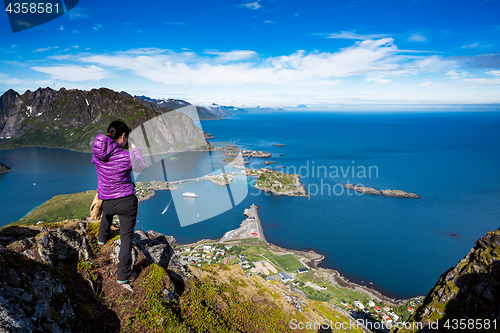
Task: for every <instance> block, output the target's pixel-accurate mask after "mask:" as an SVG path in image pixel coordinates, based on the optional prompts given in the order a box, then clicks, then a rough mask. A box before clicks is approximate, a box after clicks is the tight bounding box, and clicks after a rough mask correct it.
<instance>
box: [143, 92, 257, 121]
mask: <svg viewBox="0 0 500 333" xmlns="http://www.w3.org/2000/svg"><path fill="white" fill-rule="evenodd" d="M135 98H138V99H142V100H144V101H146V102H149V103H153V104H155V105H157V106H159V107H161V108H166V107H168V108H172V109H179V108H182V107H185V106H188V105H192V104H191V103H189V102H186V101H184V100H181V99H170V98H168V99H162V98H160V99H154V98H150V97H147V96H144V95H143V96H135ZM196 110H197V111H198V116H199V117H200V120H216V119H224V118H226V117H229V116H232V115H233V114H234V113H247V112H248V111H246V110H245V109H239V108H236V107H234V106H224V105H219V104H215V103H213V104H212V105H211V106H208V107H205V106H196Z"/></svg>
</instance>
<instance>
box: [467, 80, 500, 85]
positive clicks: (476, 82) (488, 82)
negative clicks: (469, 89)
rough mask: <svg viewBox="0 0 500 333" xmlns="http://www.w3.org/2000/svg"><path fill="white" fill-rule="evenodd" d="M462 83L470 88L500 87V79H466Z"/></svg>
mask: <svg viewBox="0 0 500 333" xmlns="http://www.w3.org/2000/svg"><path fill="white" fill-rule="evenodd" d="M460 83H463V84H466V85H469V86H498V85H500V78H494V79H464V80H462V81H461V82H460Z"/></svg>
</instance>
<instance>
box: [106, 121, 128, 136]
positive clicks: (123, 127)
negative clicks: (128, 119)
mask: <svg viewBox="0 0 500 333" xmlns="http://www.w3.org/2000/svg"><path fill="white" fill-rule="evenodd" d="M123 133H125V136H127V138H128V134H129V133H130V127H128V126H127V124H125V123H124V122H123V121H121V120H115V121H113V122H112V123H111V124H109V126H108V136H109V137H110V138H111V139H113V140H117V139H118V138H119V137H120V136H122V134H123Z"/></svg>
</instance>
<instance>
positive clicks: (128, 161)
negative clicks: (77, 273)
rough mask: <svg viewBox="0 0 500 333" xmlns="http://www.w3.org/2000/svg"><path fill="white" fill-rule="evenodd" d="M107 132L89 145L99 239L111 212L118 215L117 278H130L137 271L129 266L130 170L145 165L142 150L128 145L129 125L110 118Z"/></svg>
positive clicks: (133, 200)
mask: <svg viewBox="0 0 500 333" xmlns="http://www.w3.org/2000/svg"><path fill="white" fill-rule="evenodd" d="M107 133H108V134H107V135H103V134H98V135H97V137H96V138H95V141H94V146H93V147H92V153H93V155H94V156H93V157H92V162H93V163H94V164H95V166H96V171H97V180H98V187H97V196H98V197H99V199H101V200H103V202H102V218H101V225H100V226H99V234H98V237H97V239H98V241H99V244H100V245H104V244H105V243H106V242H107V241H108V240H109V238H110V234H111V229H110V227H111V223H112V221H113V215H118V217H119V218H120V239H121V246H120V253H119V255H118V259H119V262H118V272H117V282H118V283H120V284H124V283H130V282H133V281H134V280H135V279H136V277H137V273H136V272H133V271H132V270H131V269H130V267H131V266H132V236H133V234H134V227H135V223H136V217H137V204H138V200H137V197H136V196H135V185H134V183H133V182H132V177H131V174H130V172H131V171H132V170H133V171H136V172H141V171H144V170H145V169H146V164H145V163H144V158H143V157H142V152H141V150H140V149H139V148H138V147H136V146H135V145H134V144H133V143H131V144H130V148H131V150H130V151H126V150H124V148H125V149H127V148H128V135H129V133H130V127H128V126H127V125H126V124H125V123H124V122H122V121H119V120H117V121H113V122H112V123H111V124H110V125H109V126H108V131H107Z"/></svg>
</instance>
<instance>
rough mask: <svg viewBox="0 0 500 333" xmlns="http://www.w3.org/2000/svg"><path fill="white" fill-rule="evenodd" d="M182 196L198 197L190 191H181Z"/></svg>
mask: <svg viewBox="0 0 500 333" xmlns="http://www.w3.org/2000/svg"><path fill="white" fill-rule="evenodd" d="M182 196H183V197H188V198H198V195H197V194H195V193H192V192H184V193H182Z"/></svg>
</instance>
